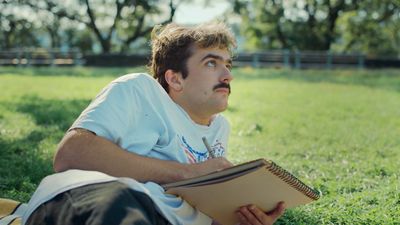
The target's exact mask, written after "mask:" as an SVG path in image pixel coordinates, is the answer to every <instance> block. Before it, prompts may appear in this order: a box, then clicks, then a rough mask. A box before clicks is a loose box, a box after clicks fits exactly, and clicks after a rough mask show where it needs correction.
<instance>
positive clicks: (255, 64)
mask: <svg viewBox="0 0 400 225" xmlns="http://www.w3.org/2000/svg"><path fill="white" fill-rule="evenodd" d="M252 64H253V67H254V68H258V67H260V57H259V56H258V53H254V54H253V61H252Z"/></svg>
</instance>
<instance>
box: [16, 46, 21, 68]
mask: <svg viewBox="0 0 400 225" xmlns="http://www.w3.org/2000/svg"><path fill="white" fill-rule="evenodd" d="M16 51H17V60H18V64H17V66H18V67H21V66H22V52H21V51H22V50H21V49H18V50H16Z"/></svg>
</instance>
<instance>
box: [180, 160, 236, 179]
mask: <svg viewBox="0 0 400 225" xmlns="http://www.w3.org/2000/svg"><path fill="white" fill-rule="evenodd" d="M188 166H189V167H190V173H189V175H188V176H189V177H187V178H191V177H196V176H201V175H205V174H208V173H212V172H215V171H218V170H223V169H226V168H229V167H232V166H233V164H232V163H231V162H229V161H228V160H227V159H226V158H224V157H217V158H213V159H209V160H207V161H204V162H201V163H195V164H188Z"/></svg>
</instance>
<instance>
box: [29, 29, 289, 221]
mask: <svg viewBox="0 0 400 225" xmlns="http://www.w3.org/2000/svg"><path fill="white" fill-rule="evenodd" d="M233 47H235V40H234V38H233V36H232V34H231V33H230V32H229V30H228V29H227V28H226V26H224V25H223V24H204V25H200V26H197V27H193V28H188V27H182V26H178V25H174V24H169V25H167V26H166V27H164V28H155V29H154V31H153V33H152V60H151V65H150V67H151V71H152V73H153V76H154V78H155V79H153V78H151V77H150V76H148V75H146V74H130V75H125V76H122V77H120V78H118V79H116V80H114V81H113V82H111V83H110V84H109V85H108V86H107V87H106V88H105V89H103V90H102V91H101V92H100V93H99V94H98V96H97V97H96V98H95V99H94V100H93V101H92V103H91V104H90V105H89V106H88V108H87V109H85V110H84V111H83V112H82V114H81V115H80V117H79V118H78V119H77V120H76V121H75V123H74V124H73V125H72V127H71V128H70V129H69V131H68V132H67V133H66V135H65V137H64V138H63V140H62V141H61V142H60V144H59V146H58V150H57V154H56V156H55V159H54V168H55V170H56V171H57V172H60V173H58V174H55V175H52V176H49V177H47V178H45V179H44V180H43V181H42V183H41V184H40V186H39V188H38V190H37V191H36V192H35V194H34V196H33V198H32V199H31V201H30V205H31V210H30V211H29V212H27V214H26V215H25V216H24V221H27V224H63V225H68V224H75V225H76V224H211V223H212V222H213V223H214V224H217V221H212V220H211V218H209V217H208V216H206V215H204V214H203V213H201V212H199V211H198V210H196V209H194V208H192V207H191V206H190V205H188V204H187V203H186V202H185V201H182V200H181V199H180V198H177V197H175V196H171V195H168V194H165V193H164V191H163V189H162V188H161V187H160V186H159V184H164V183H168V182H173V181H178V180H182V179H185V178H191V177H194V176H198V175H204V174H207V173H210V172H213V171H216V170H220V169H224V168H227V167H230V166H232V164H231V163H230V162H229V161H228V160H227V159H226V158H225V157H224V156H225V151H226V149H227V143H228V134H229V124H228V122H227V121H226V120H225V118H224V117H223V116H222V115H220V114H219V113H220V112H222V111H224V110H225V109H226V108H227V106H228V97H229V94H230V92H231V90H230V82H231V81H232V79H233V77H232V74H231V67H232V61H231V56H232V48H233ZM156 80H157V81H158V82H157V81H156ZM203 137H204V138H205V139H206V140H208V142H209V143H210V144H211V148H212V151H213V155H215V156H216V157H215V158H211V157H210V153H209V152H208V151H207V148H206V146H205V145H204V143H203V141H202V138H203ZM77 169H78V170H77ZM63 171H65V172H63ZM94 171H98V172H94ZM210 204H212V203H210ZM283 211H284V206H283V204H279V205H278V206H277V208H276V209H275V210H274V211H272V212H269V213H265V212H262V211H261V210H260V209H259V208H257V207H256V206H254V205H248V206H242V207H240V208H239V209H238V211H237V212H236V214H237V216H238V219H239V220H240V222H241V224H272V223H273V222H274V221H275V220H276V219H277V218H278V217H279V216H280V215H282V214H283ZM31 213H32V214H31ZM29 215H30V216H29Z"/></svg>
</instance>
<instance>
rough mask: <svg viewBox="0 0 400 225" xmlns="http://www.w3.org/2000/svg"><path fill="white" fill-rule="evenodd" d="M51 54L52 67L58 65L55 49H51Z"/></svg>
mask: <svg viewBox="0 0 400 225" xmlns="http://www.w3.org/2000/svg"><path fill="white" fill-rule="evenodd" d="M49 54H50V66H51V67H55V66H56V63H55V61H56V57H55V56H54V54H55V53H54V50H49Z"/></svg>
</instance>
